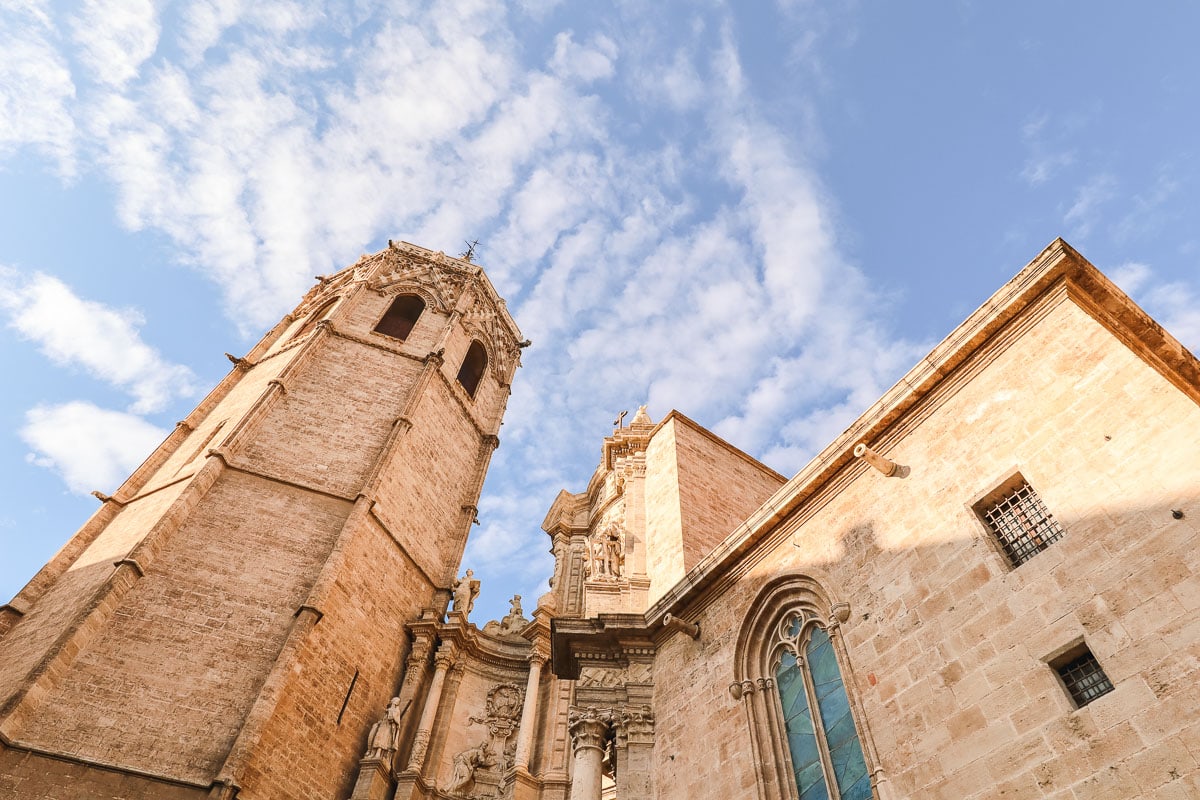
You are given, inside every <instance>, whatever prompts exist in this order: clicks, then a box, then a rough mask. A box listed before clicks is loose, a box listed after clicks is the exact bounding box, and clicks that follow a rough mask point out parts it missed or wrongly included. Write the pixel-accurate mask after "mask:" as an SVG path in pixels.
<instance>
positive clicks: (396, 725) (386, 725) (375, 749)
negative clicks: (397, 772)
mask: <svg viewBox="0 0 1200 800" xmlns="http://www.w3.org/2000/svg"><path fill="white" fill-rule="evenodd" d="M411 704H412V700H409V701H408V702H407V703H405V704H404V707H403V708H401V707H400V698H399V697H393V698H392V700H391V702H389V703H388V705H387V709H386V710H384V712H383V718H382V719H380V720H379V721H378V722H376V723H375V724H374V725H372V726H371V732H370V733H369V734H367V754H366V756H365V757H366V758H388V757H389V756H390V755H391V754H393V753H395V752H396V749H397V748H398V747H399V746H400V720H402V719H403V718H404V713H405V712H406V711H408V707H409V705H411Z"/></svg>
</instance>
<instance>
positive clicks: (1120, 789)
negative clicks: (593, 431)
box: [0, 240, 1200, 800]
mask: <svg viewBox="0 0 1200 800" xmlns="http://www.w3.org/2000/svg"><path fill="white" fill-rule="evenodd" d="M527 344H528V342H526V341H524V339H523V336H522V334H521V332H520V331H519V329H518V328H517V326H516V324H515V322H514V321H513V320H512V318H511V317H510V316H509V314H508V312H507V310H506V307H505V304H504V301H503V300H502V299H501V298H500V297H499V296H498V295H497V294H496V292H495V290H494V288H493V287H492V285H491V283H490V282H489V281H488V279H487V277H486V275H485V274H484V273H483V272H482V270H481V269H480V268H479V267H478V266H476V265H474V264H471V263H469V262H468V261H463V260H459V259H455V258H450V257H447V256H445V255H443V254H441V253H433V252H430V251H427V250H424V249H422V248H419V247H415V246H413V245H409V244H404V243H392V244H390V245H389V247H388V248H387V249H386V250H384V251H383V252H381V253H377V254H375V255H371V256H364V257H363V258H362V259H360V260H359V262H358V263H356V264H354V265H353V266H350V267H347V268H346V269H344V270H342V271H341V272H338V273H337V274H335V275H332V276H330V277H326V278H322V279H320V281H319V283H318V285H317V286H315V287H314V288H313V289H312V290H311V291H310V292H309V294H308V295H307V296H306V297H305V298H304V299H303V300H302V301H301V303H300V305H299V306H297V308H296V309H295V311H294V312H293V313H292V314H290V315H288V316H287V317H285V318H284V319H283V321H281V322H280V323H279V324H278V325H277V326H276V327H275V328H274V329H272V330H271V331H270V332H268V333H267V335H266V336H265V337H264V338H263V339H262V341H261V342H259V344H258V345H257V346H256V347H255V348H254V349H253V350H251V351H250V353H249V354H247V355H246V357H245V358H242V359H237V360H235V364H234V368H233V369H232V371H231V372H230V373H229V375H228V376H227V377H226V378H225V379H224V380H223V381H222V382H221V383H220V384H218V385H217V387H216V388H214V389H213V391H212V392H211V393H210V394H209V396H208V397H207V398H205V399H204V401H203V402H201V403H200V405H199V406H198V407H197V408H196V409H195V410H194V411H193V412H192V413H191V414H190V415H189V416H188V417H187V418H186V419H185V420H183V421H182V422H180V423H179V424H178V426H177V427H176V430H175V431H174V432H173V433H172V434H171V435H170V436H169V437H168V438H167V440H166V441H165V442H164V443H163V444H162V445H161V446H160V447H159V448H158V450H156V451H155V452H154V453H153V454H152V455H151V456H150V458H149V459H147V461H146V462H145V463H144V464H142V466H141V467H139V468H138V469H137V471H135V472H134V474H133V475H132V476H130V478H129V479H128V480H127V481H126V482H125V483H124V484H123V485H122V486H121V487H120V488H119V489H118V490H117V491H116V492H115V493H114V494H113V495H112V496H111V497H107V496H105V497H103V498H102V499H103V503H102V505H101V507H100V509H99V510H98V511H97V512H96V514H95V515H94V516H93V517H92V518H91V519H90V520H89V521H88V522H87V523H86V524H85V525H84V526H83V528H81V529H80V531H79V532H78V533H76V534H75V536H74V537H73V538H72V539H71V540H70V541H69V542H68V543H67V544H66V545H65V546H64V547H63V549H62V550H61V551H60V552H59V553H58V554H57V555H56V556H55V557H54V558H53V559H52V560H51V561H50V563H48V564H47V565H46V566H45V567H44V568H43V569H42V570H41V571H40V572H38V574H37V575H35V576H34V577H33V579H32V580H31V581H30V582H29V584H28V585H27V586H26V587H25V588H24V589H22V590H21V591H20V592H19V593H18V594H17V595H16V597H14V598H13V599H12V600H11V602H10V603H9V604H7V605H5V606H2V607H0V798H8V797H12V798H22V799H24V798H28V799H29V800H68V799H69V800H75V799H76V798H79V799H80V800H101V799H103V800H110V799H112V798H130V799H131V800H133V799H140V798H162V799H163V800H166V799H168V798H170V799H171V800H185V799H186V800H191V799H193V798H213V799H214V800H215V799H217V798H220V799H223V800H232V799H233V798H238V800H318V799H319V800H392V798H395V800H415V799H416V798H421V800H432V798H457V799H458V800H487V799H490V798H497V799H500V798H503V799H505V800H508V799H510V798H511V799H512V800H566V799H567V798H570V800H599V798H606V800H610V799H611V798H621V800H642V799H643V798H647V799H648V798H658V800H700V798H714V799H715V798H759V799H760V800H768V798H770V799H773V798H792V799H793V800H815V799H817V798H835V799H836V798H840V799H841V800H867V799H869V798H878V800H899V799H901V798H946V800H951V799H952V798H953V799H954V800H959V799H960V798H978V799H982V798H1005V799H1006V800H1017V799H1018V798H1059V799H1061V800H1067V799H1068V798H1071V799H1078V800H1082V799H1083V798H1097V799H1098V798H1105V799H1107V798H1163V799H1164V800H1166V799H1168V798H1179V800H1183V799H1184V798H1197V797H1200V766H1198V762H1200V689H1198V688H1197V684H1198V683H1200V546H1198V544H1200V537H1198V535H1197V533H1198V529H1197V520H1200V456H1198V455H1197V454H1198V453H1200V441H1198V440H1200V435H1198V433H1197V432H1198V431H1200V362H1197V360H1196V358H1195V357H1194V356H1193V355H1192V354H1191V353H1189V352H1188V351H1187V350H1185V349H1184V348H1183V347H1182V346H1181V345H1180V344H1179V343H1178V342H1177V341H1176V340H1175V339H1174V338H1172V337H1171V336H1170V335H1169V334H1168V333H1166V332H1165V331H1164V330H1163V329H1162V328H1161V327H1160V326H1158V325H1157V324H1156V323H1155V322H1154V321H1153V320H1152V319H1150V318H1149V317H1148V316H1147V315H1146V314H1145V313H1144V312H1143V311H1142V310H1141V309H1139V308H1138V307H1137V306H1136V305H1135V304H1134V303H1133V302H1132V301H1131V300H1129V298H1128V297H1126V296H1125V295H1124V294H1123V293H1122V292H1121V291H1120V290H1119V289H1117V288H1116V287H1115V286H1114V285H1113V284H1112V283H1111V282H1109V281H1108V280H1107V279H1106V278H1105V277H1104V276H1103V275H1102V274H1100V273H1099V272H1098V271H1097V270H1096V269H1095V268H1094V267H1092V266H1091V265H1090V264H1088V263H1087V261H1085V260H1084V259H1083V258H1082V256H1080V255H1079V254H1078V253H1076V252H1075V251H1074V250H1073V249H1071V248H1070V247H1069V246H1068V245H1067V244H1066V243H1065V242H1063V241H1061V240H1058V241H1055V242H1053V243H1052V244H1051V245H1050V246H1049V247H1048V248H1046V250H1044V251H1043V252H1042V253H1041V254H1040V255H1039V256H1038V257H1037V258H1036V259H1034V260H1033V261H1032V262H1031V263H1030V264H1029V265H1028V266H1026V267H1025V268H1024V269H1023V270H1021V271H1020V272H1019V273H1018V274H1017V275H1016V277H1014V278H1013V279H1012V280H1011V281H1010V282H1009V283H1007V284H1006V285H1005V286H1003V287H1001V288H1000V290H999V291H998V292H997V293H996V294H995V295H994V296H993V297H992V298H991V299H990V300H989V301H988V302H987V303H985V304H984V305H983V307H981V308H980V309H979V310H977V311H976V312H975V313H974V314H972V315H971V316H970V317H969V318H968V319H967V320H966V321H965V322H964V323H963V324H962V325H960V326H959V327H958V328H957V329H956V330H955V331H954V332H953V333H951V334H950V336H948V337H947V338H946V339H945V341H943V342H942V343H941V344H939V345H938V346H937V347H936V348H934V350H933V351H932V352H931V353H930V354H929V355H928V356H926V358H924V359H923V360H922V361H921V362H920V363H919V364H918V365H917V366H916V367H914V368H913V369H912V371H910V372H909V373H908V375H906V376H905V377H904V378H903V379H902V380H901V381H900V382H899V383H898V384H896V386H895V387H893V388H892V389H891V390H889V391H888V392H887V393H886V394H885V395H884V396H883V397H882V398H880V399H879V400H878V401H877V402H876V403H875V404H874V405H873V406H872V407H871V408H869V409H867V410H866V411H865V412H864V413H863V415H862V416H861V417H860V418H859V419H858V420H856V421H855V422H854V423H853V424H852V425H851V426H850V427H849V428H848V429H847V431H846V432H845V433H844V434H842V435H841V436H840V437H838V439H836V440H835V441H834V442H832V443H831V444H830V445H829V446H828V447H827V448H826V449H825V450H824V451H822V452H821V453H820V454H819V455H818V456H817V457H816V458H814V459H813V461H812V462H811V463H810V464H809V465H808V466H807V467H805V468H804V469H803V470H802V471H801V472H800V473H799V474H798V475H796V476H794V477H791V478H790V479H789V478H788V477H787V476H783V475H780V474H778V473H776V472H774V471H773V470H771V469H770V468H768V467H766V466H764V465H763V464H761V463H759V462H758V461H756V460H755V459H753V458H752V457H750V456H748V455H747V454H745V453H743V452H742V451H740V450H738V449H737V448H736V447H734V446H732V445H731V444H729V443H727V442H725V441H723V440H721V439H720V438H718V437H717V436H715V435H713V434H712V433H711V432H709V431H708V430H706V429H704V428H703V427H701V426H700V425H698V424H696V423H695V422H693V421H692V420H690V419H688V418H687V417H686V416H684V415H683V414H681V413H679V412H677V411H673V412H671V413H669V414H667V415H666V416H665V417H664V418H662V419H660V420H657V421H655V420H652V419H651V418H650V417H649V415H648V414H647V413H646V411H645V409H640V410H639V411H638V412H637V414H635V415H634V416H633V417H632V418H631V419H630V420H629V421H628V422H625V421H624V420H623V421H622V423H621V424H619V425H618V427H617V428H616V429H615V430H614V431H613V433H612V435H611V436H609V437H608V438H606V439H605V440H604V442H603V445H602V449H601V459H600V463H599V466H598V467H597V469H596V471H595V473H594V474H593V475H592V477H591V480H590V481H589V482H588V484H587V486H586V487H582V490H581V491H579V492H578V493H572V492H570V491H563V492H561V493H560V494H559V496H558V497H557V499H556V500H555V501H554V503H553V505H552V507H551V508H550V510H549V513H548V514H547V515H546V518H545V521H544V523H543V528H544V530H545V531H546V533H547V534H548V537H549V538H548V542H547V546H548V548H549V549H550V550H551V551H552V552H553V554H554V557H555V566H554V575H553V578H552V579H551V591H550V592H549V593H548V594H546V595H544V596H543V597H541V598H539V599H537V601H536V603H527V604H528V605H530V606H531V608H530V609H529V611H528V612H527V611H526V609H525V608H523V607H522V602H521V598H519V597H518V598H514V600H513V603H512V609H511V612H510V613H509V614H508V615H507V616H506V617H505V618H504V619H502V620H499V621H493V622H489V623H487V625H485V626H483V627H482V628H480V627H478V626H477V625H476V624H474V623H473V622H471V621H470V614H471V606H472V604H473V602H474V598H475V595H476V594H477V593H478V590H479V585H478V582H477V581H476V580H475V579H474V576H473V575H472V574H471V573H470V571H466V572H462V571H461V569H460V560H461V558H462V554H463V549H464V547H465V544H466V538H467V534H468V532H469V530H470V528H471V525H472V522H473V520H474V519H475V516H476V504H477V502H478V498H479V492H480V488H481V486H482V483H483V478H484V475H485V473H486V471H487V468H488V464H489V461H490V458H491V454H492V452H493V450H494V449H495V447H496V446H497V445H498V443H499V440H498V439H497V433H498V431H499V428H500V422H501V418H502V416H503V413H504V409H505V404H506V402H507V400H508V396H509V391H510V385H511V382H512V380H513V377H514V374H515V372H516V370H517V367H518V366H519V365H520V358H521V352H522V348H523V347H524V346H525V345H527ZM781 423H782V421H781Z"/></svg>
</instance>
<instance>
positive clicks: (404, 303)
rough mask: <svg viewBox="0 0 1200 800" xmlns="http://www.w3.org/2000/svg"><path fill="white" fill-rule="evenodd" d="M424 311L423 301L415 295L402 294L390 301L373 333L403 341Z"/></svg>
mask: <svg viewBox="0 0 1200 800" xmlns="http://www.w3.org/2000/svg"><path fill="white" fill-rule="evenodd" d="M424 311H425V301H424V300H422V299H421V298H420V297H419V296H417V295H415V294H402V295H400V296H398V297H397V298H396V299H395V300H393V301H392V304H391V305H390V306H388V310H387V311H386V312H384V315H383V317H382V318H381V319H380V320H379V322H378V324H376V325H375V332H376V333H382V334H383V335H384V336H391V337H392V338H393V339H399V340H400V341H402V342H403V341H404V340H405V339H407V338H408V335H409V334H410V333H412V329H413V327H414V326H416V324H417V320H418V319H420V317H421V313H422V312H424Z"/></svg>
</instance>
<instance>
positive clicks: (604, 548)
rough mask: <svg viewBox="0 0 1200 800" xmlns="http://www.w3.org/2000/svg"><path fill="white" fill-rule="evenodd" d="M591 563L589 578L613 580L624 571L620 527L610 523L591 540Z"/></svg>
mask: <svg viewBox="0 0 1200 800" xmlns="http://www.w3.org/2000/svg"><path fill="white" fill-rule="evenodd" d="M590 550H591V563H590V564H589V565H588V566H589V568H588V577H589V578H590V579H591V580H594V581H596V580H601V581H615V580H619V579H620V578H621V576H622V575H624V573H625V548H624V543H623V542H622V537H621V527H620V525H618V524H617V523H615V522H613V523H610V524H609V525H608V526H607V527H606V528H605V529H604V530H603V531H602V532H601V533H599V534H597V535H596V536H595V537H594V538H593V539H592V542H591V547H590Z"/></svg>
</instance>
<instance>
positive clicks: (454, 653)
mask: <svg viewBox="0 0 1200 800" xmlns="http://www.w3.org/2000/svg"><path fill="white" fill-rule="evenodd" d="M457 659H458V646H457V645H455V644H454V642H442V645H441V646H440V647H439V648H438V649H437V652H436V653H435V654H434V656H433V663H434V666H435V668H437V669H440V670H448V669H450V668H451V667H452V666H454V662H455V661H456V660H457Z"/></svg>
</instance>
